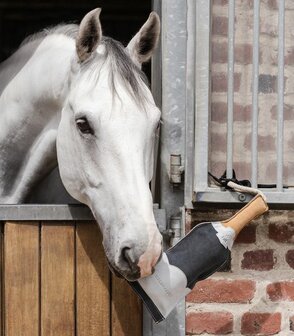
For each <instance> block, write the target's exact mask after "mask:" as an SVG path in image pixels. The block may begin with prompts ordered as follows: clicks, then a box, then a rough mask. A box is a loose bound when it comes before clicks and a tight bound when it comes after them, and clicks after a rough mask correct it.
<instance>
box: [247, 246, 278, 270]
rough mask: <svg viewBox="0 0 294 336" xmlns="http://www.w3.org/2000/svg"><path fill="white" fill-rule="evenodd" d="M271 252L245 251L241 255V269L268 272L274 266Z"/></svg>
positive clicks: (272, 252)
mask: <svg viewBox="0 0 294 336" xmlns="http://www.w3.org/2000/svg"><path fill="white" fill-rule="evenodd" d="M275 262H276V261H275V259H274V251H273V250H255V251H247V252H245V253H244V254H243V260H242V262H241V267H242V268H243V269H251V270H255V271H269V270H271V269H273V267H274V264H275Z"/></svg>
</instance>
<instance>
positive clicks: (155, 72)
mask: <svg viewBox="0 0 294 336" xmlns="http://www.w3.org/2000/svg"><path fill="white" fill-rule="evenodd" d="M152 9H153V10H154V11H155V12H156V13H157V14H158V15H159V16H160V17H161V1H160V0H153V1H152ZM161 77H162V71H161V40H159V45H158V47H157V48H156V51H155V54H154V55H153V57H152V62H151V91H152V95H153V98H154V100H155V103H156V105H157V106H158V107H159V108H160V109H161V105H162V88H161V83H162V78H161ZM159 137H160V129H159V130H158V131H157V134H156V138H155V145H154V168H153V177H152V180H151V191H152V196H153V200H154V201H155V199H156V196H157V194H156V193H157V186H158V178H157V172H158V155H159V142H160V141H159ZM156 201H157V199H156Z"/></svg>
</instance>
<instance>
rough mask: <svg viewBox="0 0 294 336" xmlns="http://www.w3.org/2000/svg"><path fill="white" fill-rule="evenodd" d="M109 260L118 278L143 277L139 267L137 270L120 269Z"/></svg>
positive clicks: (112, 271) (129, 279) (134, 279)
mask: <svg viewBox="0 0 294 336" xmlns="http://www.w3.org/2000/svg"><path fill="white" fill-rule="evenodd" d="M107 262H108V267H109V269H110V271H111V273H112V274H114V275H115V276H116V277H118V278H123V279H125V280H127V281H136V280H138V279H140V277H141V275H140V268H139V267H138V270H136V271H135V272H134V271H130V270H118V269H117V267H116V266H114V265H113V264H111V263H110V261H109V260H107Z"/></svg>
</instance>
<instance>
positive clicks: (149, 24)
mask: <svg viewBox="0 0 294 336" xmlns="http://www.w3.org/2000/svg"><path fill="white" fill-rule="evenodd" d="M159 34H160V19H159V16H158V14H157V13H155V12H151V14H150V15H149V18H148V20H147V21H146V22H145V23H144V25H143V26H142V28H141V29H140V30H139V31H138V33H137V34H136V35H135V36H134V37H133V38H132V40H131V41H130V42H129V44H128V46H127V50H128V52H129V54H130V56H131V58H132V60H133V61H134V62H135V63H136V64H137V65H138V66H139V67H141V64H142V63H144V62H147V61H149V59H150V58H151V56H152V54H153V51H154V49H155V48H156V46H157V44H158V40H159Z"/></svg>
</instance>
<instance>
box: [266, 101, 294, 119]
mask: <svg viewBox="0 0 294 336" xmlns="http://www.w3.org/2000/svg"><path fill="white" fill-rule="evenodd" d="M277 115H278V112H277V105H274V106H273V107H272V108H271V118H272V119H273V120H277ZM293 115H294V105H289V104H284V120H293Z"/></svg>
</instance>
